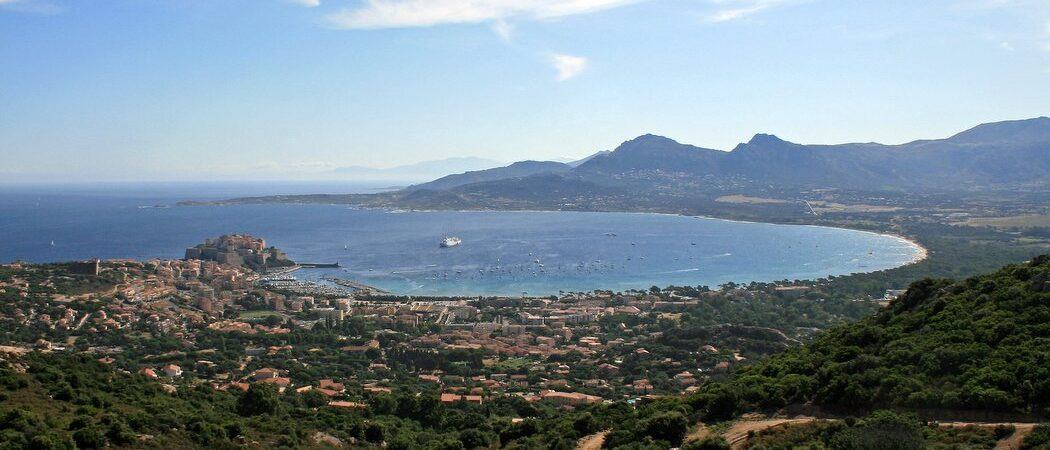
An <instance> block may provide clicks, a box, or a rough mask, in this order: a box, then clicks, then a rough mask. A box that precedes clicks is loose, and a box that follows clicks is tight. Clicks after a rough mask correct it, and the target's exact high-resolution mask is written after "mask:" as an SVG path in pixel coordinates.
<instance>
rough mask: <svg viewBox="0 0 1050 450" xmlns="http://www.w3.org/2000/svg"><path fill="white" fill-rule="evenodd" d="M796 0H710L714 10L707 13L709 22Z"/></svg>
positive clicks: (725, 20) (731, 18) (726, 20)
mask: <svg viewBox="0 0 1050 450" xmlns="http://www.w3.org/2000/svg"><path fill="white" fill-rule="evenodd" d="M796 1H798V0H710V3H712V4H714V5H715V11H714V12H712V13H711V14H709V15H707V20H708V21H710V22H728V21H731V20H737V19H742V18H745V17H748V16H751V15H753V14H756V13H759V12H762V11H765V10H767V9H770V8H773V7H776V6H780V5H783V4H786V3H790V2H796Z"/></svg>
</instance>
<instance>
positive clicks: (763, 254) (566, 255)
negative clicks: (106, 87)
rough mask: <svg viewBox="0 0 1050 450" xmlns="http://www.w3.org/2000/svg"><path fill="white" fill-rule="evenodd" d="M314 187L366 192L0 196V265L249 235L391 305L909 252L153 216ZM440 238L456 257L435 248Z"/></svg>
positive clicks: (767, 273)
mask: <svg viewBox="0 0 1050 450" xmlns="http://www.w3.org/2000/svg"><path fill="white" fill-rule="evenodd" d="M323 187H328V188H331V189H330V190H329V191H330V192H346V191H349V190H358V191H367V190H370V189H371V188H374V187H375V186H353V187H348V186H338V188H339V190H335V188H336V187H334V186H317V185H313V186H292V185H289V186H285V187H284V188H283V189H281V190H274V187H273V186H272V185H266V186H262V185H255V186H252V185H248V186H245V185H229V186H226V185H221V186H220V185H207V186H187V185H150V186H145V187H143V186H129V185H113V186H96V187H92V188H84V187H75V188H71V187H68V186H66V187H47V188H41V187H37V188H10V187H8V188H0V261H3V262H7V261H12V260H15V259H21V260H27V261H33V262H49V261H66V260H73V259H85V258H91V257H99V258H135V259H148V258H180V257H182V255H183V251H184V249H185V248H186V247H189V246H192V245H195V244H197V243H199V242H201V241H203V240H204V239H205V238H207V237H214V236H218V235H220V234H225V233H249V234H253V235H256V236H261V237H264V238H266V240H267V242H268V243H269V244H272V245H276V246H277V247H279V248H281V249H283V250H285V251H286V252H287V253H288V255H289V256H290V257H291V258H292V259H295V260H297V261H304V262H339V263H340V265H341V266H342V268H340V269H324V270H322V269H317V270H304V271H301V272H300V276H302V277H304V278H310V279H317V278H320V277H323V276H337V277H343V278H349V279H354V280H357V281H360V282H363V283H366V284H370V285H374V286H377V287H380V288H383V289H386V290H389V291H393V292H397V293H404V294H443V295H449V294H503V295H517V294H521V293H523V292H527V293H529V294H534V295H535V294H550V293H557V292H559V291H589V290H593V289H613V290H622V289H628V288H648V287H649V286H651V285H658V286H665V285H669V284H676V285H694V286H695V285H709V286H715V285H718V284H721V283H724V282H727V281H735V282H748V281H772V280H780V279H809V278H818V277H823V276H828V275H842V274H848V273H853V272H869V271H875V270H880V269H886V268H892V267H896V266H899V265H902V264H905V263H907V262H908V261H910V260H912V259H913V258H914V257H915V256H916V255H917V253H918V248H916V247H915V246H914V245H912V244H911V243H908V242H906V241H904V240H901V239H898V238H895V237H891V236H882V235H876V234H872V233H865V232H859V231H852V230H843V229H835V228H823V227H812V226H788V225H771V224H761V223H742V222H732V221H724V220H717V219H705V218H695V217H682V216H670V215H655V214H631V213H580V212H452V211H440V212H397V211H385V210H362V209H354V208H348V207H345V206H331V205H238V206H214V207H213V206H204V207H166V208H155V207H152V206H153V205H158V204H160V205H166V204H171V203H174V202H175V201H178V200H183V199H191V198H192V199H208V198H226V197H230V196H237V195H262V194H271V193H278V192H279V193H304V192H323V190H321V188H323ZM74 191H76V192H74ZM444 235H455V236H459V237H460V238H462V240H463V244H462V245H460V246H457V247H454V248H447V249H442V248H439V247H438V243H439V242H440V240H441V238H442V236H444ZM51 241H54V245H53V246H52V245H51Z"/></svg>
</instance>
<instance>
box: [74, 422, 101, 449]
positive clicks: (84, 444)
mask: <svg viewBox="0 0 1050 450" xmlns="http://www.w3.org/2000/svg"><path fill="white" fill-rule="evenodd" d="M73 442H76V444H77V447H80V448H103V447H105V446H106V436H104V435H103V434H102V430H100V429H99V428H98V427H95V426H90V427H86V428H81V429H79V430H77V431H76V432H75V433H73Z"/></svg>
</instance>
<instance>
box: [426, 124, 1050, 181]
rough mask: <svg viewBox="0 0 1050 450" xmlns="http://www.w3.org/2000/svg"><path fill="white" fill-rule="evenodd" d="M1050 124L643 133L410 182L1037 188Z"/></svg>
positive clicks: (1048, 151) (1046, 164) (1047, 170)
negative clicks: (872, 136)
mask: <svg viewBox="0 0 1050 450" xmlns="http://www.w3.org/2000/svg"><path fill="white" fill-rule="evenodd" d="M1048 174H1050V118H1047V117H1038V118H1034V119H1027V120H1016V121H1005V122H996V123H989V124H983V125H978V126H976V127H974V128H971V129H969V130H966V131H963V132H961V133H958V134H956V135H954V136H951V137H948V138H944V139H934V140H919V141H913V142H908V143H904V144H897V145H885V144H878V143H848V144H837V145H809V144H797V143H793V142H788V141H785V140H783V139H780V138H778V137H776V136H774V135H771V134H756V135H755V136H754V137H753V138H751V140H749V141H748V142H746V143H742V144H739V145H737V146H736V147H735V148H734V149H732V150H731V151H722V150H715V149H710V148H703V147H697V146H693V145H688V144H683V143H679V142H677V141H675V140H673V139H670V138H667V137H662V136H656V135H651V134H646V135H643V136H639V137H637V138H634V139H631V140H629V141H626V142H624V143H623V144H620V145H619V146H618V147H617V148H616V149H614V150H612V151H607V152H599V153H596V154H594V155H592V156H590V157H588V158H585V159H583V160H580V161H577V162H574V163H568V164H565V163H560V162H538V161H522V162H517V163H514V164H511V165H509V166H505V167H498V168H490V169H486V170H480V171H473V172H467V173H462V174H457V175H449V176H445V177H442V178H440V179H437V180H435V181H432V182H429V183H423V184H420V185H416V186H412V187H410V188H408V190H409V191H413V192H414V191H420V190H433V191H452V192H456V191H457V190H459V191H463V192H467V191H469V192H473V193H484V192H497V191H501V190H506V188H507V187H508V185H514V186H517V187H519V188H524V186H523V184H526V185H527V184H528V183H529V182H530V180H531V181H534V182H536V183H543V184H544V185H546V186H551V185H552V183H553V184H558V183H562V182H565V181H568V180H572V181H573V183H572V184H578V183H580V182H583V183H591V184H594V185H595V186H597V187H607V188H629V189H632V190H636V189H642V190H661V191H670V192H683V193H688V192H694V193H695V192H747V191H749V190H755V189H760V190H768V189H813V188H839V189H848V190H864V191H967V190H977V189H1026V190H1042V189H1045V188H1047V187H1048V182H1050V177H1048V176H1047V175H1048Z"/></svg>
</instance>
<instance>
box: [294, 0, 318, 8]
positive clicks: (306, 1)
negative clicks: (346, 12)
mask: <svg viewBox="0 0 1050 450" xmlns="http://www.w3.org/2000/svg"><path fill="white" fill-rule="evenodd" d="M288 1H289V2H291V3H295V4H296V5H299V6H305V7H307V8H316V7H318V6H321V0H288Z"/></svg>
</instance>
